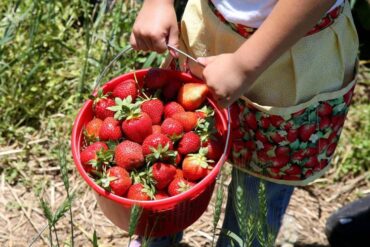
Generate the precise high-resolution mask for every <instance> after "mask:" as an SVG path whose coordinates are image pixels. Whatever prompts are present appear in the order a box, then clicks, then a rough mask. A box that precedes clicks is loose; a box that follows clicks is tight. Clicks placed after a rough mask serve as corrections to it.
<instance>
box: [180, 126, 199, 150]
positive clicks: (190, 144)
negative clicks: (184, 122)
mask: <svg viewBox="0 0 370 247" xmlns="http://www.w3.org/2000/svg"><path fill="white" fill-rule="evenodd" d="M200 144H201V142H200V137H199V135H197V134H196V133H195V132H193V131H190V132H187V133H185V134H184V136H183V137H182V138H181V140H180V142H179V145H178V148H177V151H178V152H179V153H180V154H182V155H187V154H190V153H196V152H198V150H199V148H200Z"/></svg>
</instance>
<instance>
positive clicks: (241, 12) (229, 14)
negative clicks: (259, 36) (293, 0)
mask: <svg viewBox="0 0 370 247" xmlns="http://www.w3.org/2000/svg"><path fill="white" fill-rule="evenodd" d="M277 1H278V0H212V3H213V4H214V5H215V7H216V9H217V10H218V11H220V13H221V14H222V15H223V16H224V17H225V19H226V20H227V21H229V22H232V23H238V24H243V25H245V26H248V27H253V28H257V27H259V26H260V25H261V24H262V22H263V21H264V20H265V19H266V17H267V16H268V15H269V14H270V12H271V10H272V9H273V7H274V6H275V4H276V3H277ZM323 1H325V0H323ZM343 1H344V0H337V1H336V3H335V4H334V5H333V6H332V7H331V8H330V10H329V11H331V10H332V9H334V8H335V7H337V6H339V5H340V4H342V3H343ZM329 11H328V12H329Z"/></svg>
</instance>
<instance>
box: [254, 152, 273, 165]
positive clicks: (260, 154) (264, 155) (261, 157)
mask: <svg viewBox="0 0 370 247" xmlns="http://www.w3.org/2000/svg"><path fill="white" fill-rule="evenodd" d="M257 157H258V159H259V160H260V161H261V162H263V163H267V162H269V161H270V160H271V158H270V157H269V156H268V154H267V151H266V150H264V149H262V150H258V151H257Z"/></svg>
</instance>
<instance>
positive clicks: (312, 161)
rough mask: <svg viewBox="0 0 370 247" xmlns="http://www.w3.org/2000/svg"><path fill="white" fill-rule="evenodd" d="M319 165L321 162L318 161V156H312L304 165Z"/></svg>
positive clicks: (310, 166)
mask: <svg viewBox="0 0 370 247" xmlns="http://www.w3.org/2000/svg"><path fill="white" fill-rule="evenodd" d="M318 165H319V160H318V159H317V157H316V156H311V157H309V158H308V160H307V162H306V163H305V164H304V166H305V167H309V168H312V167H315V166H318Z"/></svg>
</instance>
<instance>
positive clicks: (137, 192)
mask: <svg viewBox="0 0 370 247" xmlns="http://www.w3.org/2000/svg"><path fill="white" fill-rule="evenodd" d="M127 198H128V199H131V200H135V201H149V200H151V199H152V198H154V192H153V191H152V190H151V189H150V188H149V187H148V186H147V185H144V184H143V183H136V184H133V185H131V187H130V188H129V189H128V192H127Z"/></svg>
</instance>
